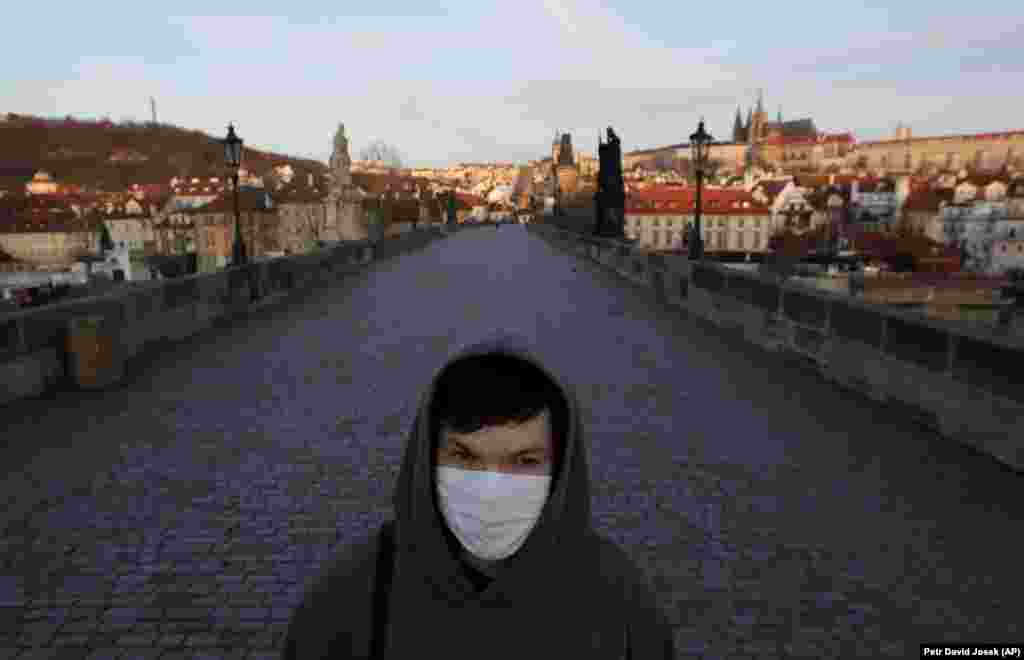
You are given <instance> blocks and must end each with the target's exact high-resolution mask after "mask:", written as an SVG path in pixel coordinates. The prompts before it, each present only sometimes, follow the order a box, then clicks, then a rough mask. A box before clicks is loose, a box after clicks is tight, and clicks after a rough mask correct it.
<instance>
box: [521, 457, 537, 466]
mask: <svg viewBox="0 0 1024 660" xmlns="http://www.w3.org/2000/svg"><path fill="white" fill-rule="evenodd" d="M523 464H524V465H540V461H538V460H537V459H536V458H529V457H527V458H524V459H523Z"/></svg>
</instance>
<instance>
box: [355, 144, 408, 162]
mask: <svg viewBox="0 0 1024 660" xmlns="http://www.w3.org/2000/svg"><path fill="white" fill-rule="evenodd" d="M359 159H360V160H376V161H380V162H382V163H384V165H385V167H391V168H394V169H398V168H400V167H402V156H401V154H400V153H399V151H398V149H397V148H395V147H393V146H391V145H390V144H387V143H386V142H384V141H383V140H374V141H373V142H371V143H370V144H368V145H367V146H365V147H363V150H362V151H360V152H359Z"/></svg>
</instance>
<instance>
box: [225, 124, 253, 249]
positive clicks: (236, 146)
mask: <svg viewBox="0 0 1024 660" xmlns="http://www.w3.org/2000/svg"><path fill="white" fill-rule="evenodd" d="M223 142H224V160H225V161H227V166H228V170H230V173H231V181H232V183H234V189H235V244H234V246H233V248H232V250H231V265H232V266H241V265H242V264H244V263H246V261H248V260H247V259H246V254H245V243H243V242H242V225H241V215H240V214H239V212H238V168H240V167H241V166H242V138H240V137H238V136H237V135H235V127H234V126H233V125H232V124H228V136H227V137H226V138H224V140H223Z"/></svg>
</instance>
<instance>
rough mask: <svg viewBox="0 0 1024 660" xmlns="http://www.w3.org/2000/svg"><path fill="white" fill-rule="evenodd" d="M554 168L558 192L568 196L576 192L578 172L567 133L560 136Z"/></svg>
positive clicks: (569, 136) (570, 138) (570, 137)
mask: <svg viewBox="0 0 1024 660" xmlns="http://www.w3.org/2000/svg"><path fill="white" fill-rule="evenodd" d="M555 168H556V169H555V172H556V176H557V177H558V188H559V190H561V191H562V192H563V193H569V194H572V193H574V192H576V187H577V183H578V180H579V172H578V171H577V168H576V159H575V158H574V157H573V152H572V136H571V135H570V134H569V133H563V134H562V140H561V142H560V146H559V148H558V158H556V159H555Z"/></svg>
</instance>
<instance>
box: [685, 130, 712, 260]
mask: <svg viewBox="0 0 1024 660" xmlns="http://www.w3.org/2000/svg"><path fill="white" fill-rule="evenodd" d="M713 139H714V138H712V137H711V136H710V135H709V134H708V133H707V132H706V131H705V130H704V120H703V119H701V120H700V123H699V124H697V132H696V133H694V134H693V135H691V136H690V152H691V156H692V158H691V159H692V161H693V166H694V168H695V169H696V172H697V200H696V201H697V204H696V207H697V208H696V209H695V213H694V222H693V239H692V240H691V241H690V254H689V258H690V259H691V260H694V261H699V260H701V259H703V258H704V241H703V239H702V238H701V237H702V234H701V230H700V192H701V184H702V183H703V181H704V165H705V164H706V163H707V161H708V154H709V153H710V151H711V142H712V141H713Z"/></svg>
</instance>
